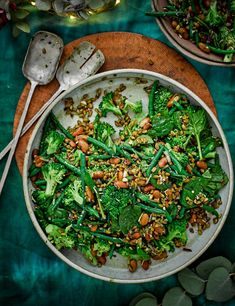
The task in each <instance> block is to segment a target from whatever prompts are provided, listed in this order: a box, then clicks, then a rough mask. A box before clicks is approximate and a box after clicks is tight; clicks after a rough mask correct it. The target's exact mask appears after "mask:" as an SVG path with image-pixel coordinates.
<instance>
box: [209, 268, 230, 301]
mask: <svg viewBox="0 0 235 306" xmlns="http://www.w3.org/2000/svg"><path fill="white" fill-rule="evenodd" d="M234 296H235V285H234V283H233V282H232V279H231V277H230V275H229V272H228V270H227V269H226V268H224V267H219V268H216V269H214V270H213V271H212V272H211V274H210V275H209V278H208V282H207V285H206V298H207V299H208V300H211V301H215V302H226V301H228V300H230V299H231V298H233V297H234Z"/></svg>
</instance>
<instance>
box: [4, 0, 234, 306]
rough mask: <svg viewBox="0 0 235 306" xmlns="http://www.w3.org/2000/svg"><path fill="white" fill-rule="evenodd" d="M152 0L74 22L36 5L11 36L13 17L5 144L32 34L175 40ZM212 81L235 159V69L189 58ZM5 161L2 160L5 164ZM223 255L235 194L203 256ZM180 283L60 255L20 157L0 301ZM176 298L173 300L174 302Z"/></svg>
mask: <svg viewBox="0 0 235 306" xmlns="http://www.w3.org/2000/svg"><path fill="white" fill-rule="evenodd" d="M147 10H150V0H149V1H144V0H142V1H139V0H132V1H131V0H129V1H128V2H127V1H124V0H123V1H122V4H121V5H120V6H119V7H118V8H117V9H115V10H113V11H109V12H106V13H103V14H101V15H98V16H95V17H92V18H90V19H89V20H88V21H87V22H82V23H80V24H77V25H68V24H67V23H66V21H65V20H62V19H60V18H58V17H54V16H52V15H46V14H43V13H34V14H33V15H32V16H31V17H30V24H31V34H21V35H20V36H19V37H18V38H17V39H14V38H12V37H11V28H10V26H9V25H7V26H6V27H5V28H3V29H2V30H1V31H0V150H1V149H2V148H3V147H4V146H5V145H6V144H7V143H8V141H9V140H10V139H11V137H12V125H13V118H14V113H15V109H16V106H17V102H18V98H19V96H20V94H21V91H22V88H23V86H24V84H25V82H26V80H25V79H24V77H23V76H22V73H21V66H22V62H23V59H24V56H25V52H26V49H27V46H28V43H29V41H30V38H31V35H32V34H33V33H35V32H36V31H38V30H48V31H52V32H55V33H57V34H59V35H60V36H61V37H62V38H63V40H64V43H65V44H66V43H68V42H70V41H72V40H74V39H76V38H79V37H82V36H85V35H88V34H93V33H97V32H106V31H128V32H135V33H140V34H143V35H146V36H149V37H151V38H154V39H157V40H160V41H162V42H164V43H166V44H167V45H169V46H171V45H170V43H169V42H168V41H167V39H166V38H165V37H164V36H163V34H162V33H161V31H160V29H159V28H158V26H157V25H156V24H155V21H154V20H153V19H152V18H150V17H146V16H144V12H145V11H147ZM188 60H189V61H190V62H191V63H192V65H193V66H194V67H195V68H196V69H197V71H198V72H199V73H200V74H201V76H202V77H203V79H204V80H205V81H206V83H207V85H208V87H209V89H210V91H211V94H212V96H213V99H214V101H215V105H216V108H217V111H218V117H219V121H220V123H221V125H222V127H223V129H224V132H225V134H226V136H227V139H228V143H229V146H230V150H231V154H232V158H233V162H234V163H235V86H234V80H235V70H234V68H218V67H209V66H207V65H204V64H199V63H197V62H195V61H192V60H190V59H188ZM3 166H4V162H1V163H0V171H2V169H3ZM217 255H223V256H226V257H228V258H229V259H231V260H232V261H233V262H234V261H235V202H234V201H233V204H232V207H231V210H230V214H229V216H228V219H227V221H226V223H225V225H224V227H223V229H222V231H221V233H220V234H219V236H218V237H217V239H216V241H215V242H214V243H213V244H212V246H211V247H210V248H209V249H208V250H207V251H206V253H205V254H204V255H203V256H202V257H201V258H200V260H202V259H204V258H208V257H211V256H217ZM175 283H176V277H175V276H171V277H168V278H165V279H163V280H160V281H155V282H151V283H145V284H137V285H123V284H113V283H107V282H104V281H100V280H96V279H92V278H90V277H88V276H86V275H83V274H81V273H79V272H77V271H76V270H74V269H72V268H71V267H69V266H68V265H66V264H65V263H63V262H62V261H61V260H59V259H58V258H57V257H56V256H55V255H54V254H53V253H52V252H51V251H50V250H49V249H48V248H47V247H46V245H45V244H44V242H43V241H42V240H41V239H40V238H39V236H38V235H37V233H36V231H35V229H34V227H33V225H32V223H31V220H30V218H29V216H28V213H27V210H26V206H25V203H24V197H23V189H22V178H21V176H20V174H19V171H18V169H17V166H16V163H15V161H13V164H12V167H11V169H10V172H9V175H8V179H7V182H6V186H5V188H4V190H3V193H2V195H1V198H0V305H26V306H31V305H37V306H44V305H52V304H53V305H67V306H70V305H79V306H87V305H89V306H95V305H101V306H110V305H112V306H121V305H124V306H125V305H128V303H129V302H130V300H131V299H132V298H133V297H134V296H136V295H137V294H139V293H141V292H143V291H148V292H151V293H153V294H155V295H157V296H158V297H159V300H160V298H161V297H162V296H163V294H164V292H165V291H166V290H167V289H168V288H170V287H171V286H173V285H174V284H175ZM195 305H227V306H232V305H235V300H233V301H230V302H227V303H221V304H215V303H214V304H213V303H209V302H205V301H204V299H203V298H200V299H199V301H197V302H196V301H195ZM172 306H173V305H172Z"/></svg>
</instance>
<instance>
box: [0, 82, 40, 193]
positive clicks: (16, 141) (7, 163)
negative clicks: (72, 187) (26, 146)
mask: <svg viewBox="0 0 235 306" xmlns="http://www.w3.org/2000/svg"><path fill="white" fill-rule="evenodd" d="M37 85H38V83H37V82H34V81H31V87H30V90H29V93H28V97H27V100H26V103H25V106H24V110H23V113H22V115H21V117H20V121H19V124H18V127H17V130H16V134H15V138H14V141H13V144H12V147H11V151H10V153H9V155H8V158H7V162H6V165H5V168H4V170H3V173H2V177H1V181H0V195H1V193H2V189H3V186H4V183H5V181H6V178H7V174H8V171H9V169H10V166H11V161H12V158H13V156H14V153H15V150H16V146H17V144H18V140H19V138H20V133H21V131H22V128H23V124H24V121H25V117H26V115H27V112H28V108H29V105H30V102H31V99H32V96H33V93H34V90H35V88H36V86H37Z"/></svg>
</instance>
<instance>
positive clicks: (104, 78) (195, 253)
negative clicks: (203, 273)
mask: <svg viewBox="0 0 235 306" xmlns="http://www.w3.org/2000/svg"><path fill="white" fill-rule="evenodd" d="M139 78H141V79H145V80H147V81H148V84H150V83H152V82H153V80H156V79H157V80H159V82H160V84H162V85H164V86H169V87H170V88H171V90H172V91H174V92H181V93H184V94H186V95H187V96H188V98H189V100H190V102H191V103H192V104H194V105H200V106H201V107H202V108H204V109H205V110H206V112H207V114H208V117H209V121H210V124H211V127H212V130H213V134H214V135H216V136H219V137H220V138H221V139H222V141H223V145H224V147H223V148H219V150H218V153H219V156H220V162H221V165H222V167H223V169H224V170H225V172H226V173H227V175H228V177H229V183H228V184H227V185H226V186H225V187H224V188H223V189H222V190H221V192H220V195H221V198H222V201H223V204H222V205H221V206H220V208H219V213H221V214H222V218H221V219H220V220H219V222H218V223H217V224H216V225H215V224H213V223H212V224H211V226H210V228H209V229H207V230H206V231H204V232H203V234H202V235H201V236H199V235H198V234H197V233H195V234H190V233H189V241H188V244H187V247H189V248H190V249H192V252H185V251H183V250H182V249H176V251H175V252H174V253H169V256H168V258H167V259H165V260H163V261H153V262H152V265H151V266H150V268H149V270H147V271H145V270H143V269H142V268H138V269H137V271H136V272H135V273H130V272H129V271H128V269H127V260H126V259H125V258H122V257H121V256H118V255H117V257H113V258H112V260H110V259H108V260H107V263H106V265H104V266H102V267H96V266H92V265H91V264H90V263H89V262H88V261H87V260H86V259H85V258H84V256H83V255H82V254H80V253H79V252H78V251H75V250H62V251H58V250H57V249H56V248H55V247H54V246H53V245H52V244H51V243H50V241H48V239H47V236H46V235H45V233H44V232H43V230H42V228H41V226H40V225H39V223H38V221H37V219H36V217H35V214H34V204H33V202H32V199H31V191H32V190H33V187H32V184H31V181H30V179H29V178H28V169H29V167H30V165H31V163H32V154H31V153H32V150H33V149H34V148H37V147H38V145H39V141H40V138H41V134H42V128H43V125H44V122H45V119H46V117H47V116H48V114H49V112H50V111H51V110H53V112H54V113H55V115H56V116H57V117H58V118H59V120H60V121H61V123H62V124H63V125H64V126H65V127H68V126H73V125H74V124H75V123H76V121H77V118H75V117H73V118H71V117H70V116H68V115H65V112H64V103H63V102H62V99H63V98H65V97H73V99H74V100H75V101H76V100H78V99H79V98H80V97H81V96H82V95H83V94H84V93H87V92H89V93H90V94H91V96H92V94H94V93H95V90H96V89H97V88H102V89H107V90H109V91H110V90H113V89H115V88H117V87H118V85H120V84H123V83H124V84H125V85H126V86H127V88H126V90H125V92H124V93H125V95H126V96H128V97H130V96H132V99H133V100H135V99H136V100H139V99H142V101H143V102H144V103H143V104H144V107H147V103H148V96H147V94H146V92H145V91H144V90H143V88H144V87H145V86H146V85H148V84H143V83H140V84H137V83H139V82H137V80H139ZM110 120H112V117H111V116H110ZM23 186H24V195H25V201H26V205H27V209H28V212H29V215H30V217H31V220H32V222H33V224H34V226H35V228H36V230H37V232H38V234H39V235H40V237H41V238H42V240H43V241H44V242H45V243H46V244H47V246H48V247H49V248H50V249H51V250H52V251H53V252H54V253H55V254H56V255H57V256H58V257H59V258H60V259H62V260H63V261H64V262H66V263H67V264H69V265H70V266H72V267H73V268H75V269H77V270H78V271H80V272H83V273H85V274H87V275H90V276H92V277H95V278H98V279H102V280H106V281H112V282H119V283H141V282H147V281H152V280H157V279H160V278H163V277H166V276H169V275H171V274H174V273H176V272H177V271H179V270H181V269H183V268H185V267H186V266H188V265H189V264H191V263H192V262H193V261H194V260H196V259H197V258H198V257H199V256H200V255H201V254H202V253H203V252H205V250H206V249H207V248H208V247H209V246H210V245H211V243H212V242H213V241H214V239H215V238H216V236H217V235H218V233H219V232H220V230H221V228H222V226H223V224H224V222H225V220H226V217H227V215H228V212H229V208H230V204H231V200H232V193H233V168H232V161H231V157H230V152H229V148H228V144H227V141H226V138H225V136H224V133H223V130H222V128H221V126H220V124H219V122H218V120H217V118H216V117H215V116H214V114H213V113H212V111H211V110H210V109H209V108H208V106H207V105H206V104H205V103H204V102H203V101H202V100H201V99H200V98H199V97H197V96H196V95H195V94H194V93H193V92H192V91H190V90H189V89H187V88H186V87H185V86H183V85H182V84H180V83H178V82H176V81H174V80H172V79H170V78H168V77H166V76H164V75H161V74H158V73H154V72H150V71H146V70H138V69H121V70H112V71H108V72H103V73H100V74H97V75H95V76H92V77H90V78H89V79H86V80H84V81H83V82H81V83H79V84H77V85H75V86H73V87H72V88H71V89H69V90H68V91H66V92H65V93H63V94H62V95H61V96H60V97H58V98H57V99H56V100H55V101H54V102H53V103H52V105H51V106H50V107H49V109H48V110H47V111H46V112H45V113H44V114H43V115H42V117H41V118H40V120H39V121H38V123H37V125H36V127H35V128H34V131H33V133H32V136H31V138H30V141H29V143H28V147H27V150H26V155H25V160H24V173H23Z"/></svg>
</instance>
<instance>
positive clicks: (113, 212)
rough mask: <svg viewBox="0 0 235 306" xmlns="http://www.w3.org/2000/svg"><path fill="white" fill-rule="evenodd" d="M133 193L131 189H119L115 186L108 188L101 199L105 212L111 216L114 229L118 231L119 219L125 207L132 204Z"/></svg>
mask: <svg viewBox="0 0 235 306" xmlns="http://www.w3.org/2000/svg"><path fill="white" fill-rule="evenodd" d="M132 199H133V191H132V190H131V189H118V188H116V187H115V186H108V187H107V188H106V189H105V190H104V192H103V195H102V197H101V202H102V204H103V207H104V209H105V211H106V212H107V213H108V214H109V215H110V217H111V220H112V228H113V229H118V228H119V227H117V225H118V218H119V215H120V212H121V211H122V209H123V208H124V207H126V206H127V205H128V203H131V202H132Z"/></svg>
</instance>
